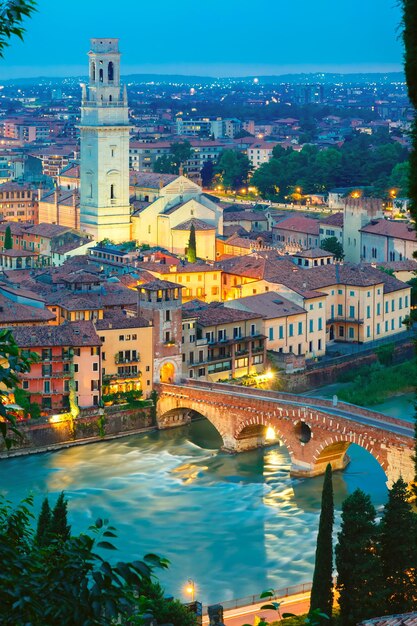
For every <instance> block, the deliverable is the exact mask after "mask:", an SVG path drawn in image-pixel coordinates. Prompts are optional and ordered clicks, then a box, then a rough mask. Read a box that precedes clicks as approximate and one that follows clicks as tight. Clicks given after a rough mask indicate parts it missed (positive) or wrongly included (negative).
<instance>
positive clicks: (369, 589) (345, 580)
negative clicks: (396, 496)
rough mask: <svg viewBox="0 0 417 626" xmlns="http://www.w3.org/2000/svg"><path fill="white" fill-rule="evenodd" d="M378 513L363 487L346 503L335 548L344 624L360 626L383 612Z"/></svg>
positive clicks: (341, 617) (343, 625)
mask: <svg viewBox="0 0 417 626" xmlns="http://www.w3.org/2000/svg"><path fill="white" fill-rule="evenodd" d="M375 515H376V513H375V508H374V507H373V505H372V502H371V499H370V497H369V496H368V495H366V494H365V493H364V492H363V491H361V490H360V489H356V491H354V492H353V493H352V495H350V496H349V497H348V498H346V500H345V501H344V502H343V505H342V523H341V530H340V532H339V534H338V544H337V546H336V551H335V552H336V568H337V573H338V576H337V584H336V589H337V590H338V592H339V606H340V620H341V625H342V626H356V624H359V622H361V621H362V620H365V619H368V618H371V617H375V615H380V613H381V606H380V602H379V589H380V586H379V585H380V575H379V560H378V557H377V555H376V549H375V548H376V538H377V532H378V531H377V526H376V524H375Z"/></svg>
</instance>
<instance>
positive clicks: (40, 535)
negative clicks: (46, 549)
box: [35, 498, 51, 546]
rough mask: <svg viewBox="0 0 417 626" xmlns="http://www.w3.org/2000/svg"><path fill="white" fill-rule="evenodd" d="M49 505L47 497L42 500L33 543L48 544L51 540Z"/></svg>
mask: <svg viewBox="0 0 417 626" xmlns="http://www.w3.org/2000/svg"><path fill="white" fill-rule="evenodd" d="M50 528H51V507H50V506H49V500H48V498H45V499H44V501H43V502H42V508H41V512H40V513H39V517H38V523H37V526H36V535H35V543H36V545H38V546H49V544H50V542H51V535H50Z"/></svg>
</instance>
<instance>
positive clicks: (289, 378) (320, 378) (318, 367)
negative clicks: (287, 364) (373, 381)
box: [280, 343, 415, 393]
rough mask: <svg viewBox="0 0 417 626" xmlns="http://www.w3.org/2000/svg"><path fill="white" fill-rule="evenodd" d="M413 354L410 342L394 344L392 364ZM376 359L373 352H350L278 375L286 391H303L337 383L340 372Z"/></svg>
mask: <svg viewBox="0 0 417 626" xmlns="http://www.w3.org/2000/svg"><path fill="white" fill-rule="evenodd" d="M414 355H415V352H414V345H413V344H412V343H404V344H400V345H397V346H395V348H394V353H393V361H392V363H393V365H396V364H398V363H403V362H404V361H407V360H409V359H412V358H413V357H414ZM377 361H378V357H377V355H376V354H375V353H374V352H373V353H370V354H369V353H366V354H361V353H358V354H352V355H349V357H341V358H340V361H339V360H338V359H334V360H332V361H331V362H329V363H327V364H326V363H325V362H324V363H323V364H321V363H317V364H315V365H314V366H313V367H312V368H311V369H307V370H305V371H304V372H296V373H294V374H285V373H282V374H281V373H280V377H281V378H282V380H283V383H284V389H285V390H286V391H290V392H294V393H303V392H304V391H309V390H310V389H315V388H316V387H322V386H324V385H332V384H333V383H337V382H338V379H339V377H340V376H341V375H342V374H345V373H347V372H350V371H352V369H353V368H355V369H359V368H361V367H366V366H371V365H372V364H373V363H376V362H377Z"/></svg>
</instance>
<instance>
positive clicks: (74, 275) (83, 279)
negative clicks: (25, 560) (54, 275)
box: [61, 270, 100, 284]
mask: <svg viewBox="0 0 417 626" xmlns="http://www.w3.org/2000/svg"><path fill="white" fill-rule="evenodd" d="M61 280H62V282H64V283H70V284H74V283H86V284H92V283H98V282H100V278H99V277H98V276H97V274H92V273H90V272H86V271H84V270H77V271H75V272H71V273H70V274H66V275H64V276H62V278H61Z"/></svg>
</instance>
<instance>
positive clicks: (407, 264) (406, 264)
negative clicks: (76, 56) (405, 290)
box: [376, 259, 417, 272]
mask: <svg viewBox="0 0 417 626" xmlns="http://www.w3.org/2000/svg"><path fill="white" fill-rule="evenodd" d="M376 267H377V268H378V267H382V268H383V269H389V270H393V271H394V272H401V271H403V272H407V271H408V272H416V271H417V261H414V260H413V259H408V260H406V261H387V262H385V263H376Z"/></svg>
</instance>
